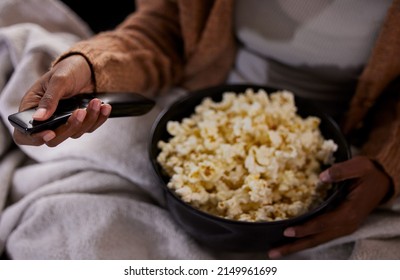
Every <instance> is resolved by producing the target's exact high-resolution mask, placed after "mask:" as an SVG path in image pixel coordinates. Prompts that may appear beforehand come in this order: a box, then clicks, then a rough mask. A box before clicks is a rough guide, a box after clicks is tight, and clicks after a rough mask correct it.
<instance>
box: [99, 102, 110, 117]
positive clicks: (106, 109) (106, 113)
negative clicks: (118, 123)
mask: <svg viewBox="0 0 400 280" xmlns="http://www.w3.org/2000/svg"><path fill="white" fill-rule="evenodd" d="M110 113H111V106H107V105H106V106H102V107H101V114H102V115H103V116H106V117H108V116H109V115H110Z"/></svg>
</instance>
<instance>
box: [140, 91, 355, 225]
mask: <svg viewBox="0 0 400 280" xmlns="http://www.w3.org/2000/svg"><path fill="white" fill-rule="evenodd" d="M249 88H251V89H253V90H254V91H256V90H259V89H264V90H265V91H266V92H267V93H268V94H269V93H272V92H275V91H281V90H285V89H279V88H276V87H272V86H268V85H258V84H242V83H240V84H222V85H217V86H211V87H205V88H201V89H198V90H193V91H188V92H187V93H186V94H185V95H184V96H183V97H180V98H178V99H177V100H175V101H174V102H172V103H171V104H170V105H169V106H167V107H165V108H164V109H163V110H161V112H160V113H159V114H158V115H157V117H156V119H155V121H154V122H153V124H152V127H151V132H150V140H149V141H148V156H149V159H150V162H151V166H152V170H153V173H154V174H155V176H156V177H157V181H158V182H159V183H160V185H161V187H162V189H163V190H164V192H166V193H165V195H166V194H167V193H168V194H169V195H170V197H172V198H173V199H174V200H175V201H176V202H178V203H179V204H180V205H181V206H183V207H185V208H186V209H187V210H189V211H191V212H193V214H196V215H197V216H201V217H203V218H206V219H207V220H211V221H212V222H214V223H223V224H231V225H237V226H240V225H255V226H256V225H257V226H263V225H271V226H272V225H276V226H278V225H282V224H288V223H290V224H295V223H297V222H300V221H302V220H304V219H306V218H309V217H312V216H314V215H316V214H318V213H319V212H320V211H322V210H324V209H325V208H326V207H327V206H328V205H329V204H330V203H331V202H332V201H334V200H335V199H337V198H338V197H339V196H340V195H342V194H343V192H344V190H345V189H346V186H347V185H348V181H342V182H337V183H333V185H332V188H334V190H333V191H332V193H331V194H330V195H329V196H328V197H327V198H326V199H324V201H323V202H322V203H320V204H319V205H318V206H316V207H314V208H312V209H311V210H309V211H307V212H306V213H303V214H301V215H298V216H295V217H292V218H287V219H283V220H276V221H242V220H233V219H228V218H223V217H220V216H216V215H213V214H210V213H208V212H206V211H203V210H200V209H198V208H196V207H194V206H192V205H190V204H189V203H186V202H184V201H183V200H182V199H181V198H180V197H179V196H178V195H177V194H176V193H175V192H174V191H173V190H171V189H170V188H169V187H168V186H167V183H166V182H165V181H164V180H163V179H162V174H160V172H161V167H160V165H159V164H158V162H157V154H153V150H154V149H153V146H154V144H155V143H154V141H153V139H154V134H155V132H156V131H157V129H159V124H160V122H161V121H162V120H163V118H164V117H165V115H166V114H167V113H168V112H169V111H171V110H172V109H174V108H176V107H180V105H181V104H182V103H183V104H184V103H186V102H188V101H189V100H190V99H191V98H192V97H193V96H194V95H204V96H203V97H202V98H201V100H202V99H204V98H205V97H207V92H216V91H218V92H220V94H221V95H222V93H224V92H227V91H230V92H235V93H239V92H244V91H245V90H246V89H249ZM291 92H292V93H293V94H294V95H295V98H298V99H301V100H303V101H304V102H307V103H308V105H310V106H311V107H313V110H316V111H318V113H319V114H320V115H321V116H323V118H324V120H325V121H327V122H329V123H330V125H331V126H333V127H334V128H335V130H336V133H337V134H338V135H339V137H340V138H341V140H342V142H343V143H342V144H344V149H345V152H346V158H347V159H350V158H351V156H352V155H351V149H350V146H349V145H348V143H347V141H346V139H345V137H344V135H343V133H342V132H341V129H340V127H339V125H338V124H337V122H336V121H335V120H334V119H333V118H332V117H331V116H329V115H328V114H327V113H325V112H323V111H322V110H320V109H318V106H317V105H316V104H315V103H314V102H313V101H312V100H306V99H305V98H303V97H301V96H297V95H296V94H295V93H294V92H293V91H291ZM167 207H168V204H167Z"/></svg>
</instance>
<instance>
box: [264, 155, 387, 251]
mask: <svg viewBox="0 0 400 280" xmlns="http://www.w3.org/2000/svg"><path fill="white" fill-rule="evenodd" d="M320 179H321V181H323V182H327V183H333V182H340V181H344V180H350V179H351V180H352V185H351V186H350V190H349V192H348V194H347V196H346V198H345V200H344V201H343V202H342V203H341V204H340V205H339V206H338V207H337V208H336V209H334V210H332V211H330V212H327V213H325V214H322V215H320V216H318V217H316V218H314V219H312V220H310V221H308V222H306V223H304V224H302V225H298V226H293V227H289V228H287V229H286V230H285V231H284V235H285V236H287V237H291V238H297V240H295V241H294V242H292V243H289V244H286V245H283V246H281V247H277V248H273V249H272V250H270V251H269V252H268V255H269V257H270V258H280V257H282V256H284V255H288V254H291V253H295V252H298V251H301V250H304V249H308V248H311V247H315V246H317V245H320V244H322V243H325V242H328V241H330V240H332V239H335V238H338V237H341V236H345V235H348V234H351V233H353V232H354V231H356V230H357V229H358V228H359V227H360V226H361V224H362V223H363V222H364V221H365V219H366V218H367V216H368V214H370V213H371V211H372V210H374V209H375V208H376V207H377V206H378V205H379V204H380V203H381V202H382V200H383V199H384V197H385V196H386V194H387V193H388V192H389V189H390V187H391V180H390V177H389V176H388V175H387V174H386V173H385V172H384V171H382V170H381V169H380V168H379V167H378V166H377V165H375V164H374V163H373V162H372V161H371V160H370V159H369V158H367V157H365V156H357V157H354V158H352V159H350V160H347V161H345V162H341V163H337V164H334V165H333V166H332V167H330V168H328V169H327V170H325V171H324V172H322V173H321V174H320Z"/></svg>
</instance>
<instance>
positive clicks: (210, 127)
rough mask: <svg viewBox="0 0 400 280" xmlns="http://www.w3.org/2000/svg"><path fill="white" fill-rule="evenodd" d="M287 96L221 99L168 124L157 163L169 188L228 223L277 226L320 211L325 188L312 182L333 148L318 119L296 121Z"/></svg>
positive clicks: (244, 95) (279, 93) (208, 101)
mask: <svg viewBox="0 0 400 280" xmlns="http://www.w3.org/2000/svg"><path fill="white" fill-rule="evenodd" d="M296 111H297V108H296V106H295V103H294V96H293V94H292V93H291V92H289V91H277V92H274V93H271V94H269V95H268V94H267V93H266V92H265V91H264V90H259V91H258V92H254V91H253V90H252V89H248V90H246V91H245V92H244V93H240V94H236V93H233V92H226V93H224V94H223V98H222V101H220V102H214V101H213V100H211V99H210V98H205V99H204V100H203V101H202V103H201V104H200V105H198V106H197V107H196V108H195V112H194V114H192V116H190V117H189V118H185V119H183V120H182V121H181V122H177V121H170V122H168V124H167V131H168V132H169V133H170V134H171V136H172V137H171V138H170V139H169V140H168V142H164V141H160V142H159V143H158V147H159V148H160V150H161V152H160V154H159V155H158V157H157V161H158V162H159V164H160V165H161V166H162V167H163V169H164V171H165V172H166V173H167V174H168V175H169V176H170V181H169V183H168V187H169V188H171V189H172V190H174V191H175V192H176V194H177V195H179V196H180V197H181V198H182V200H183V201H185V202H186V203H189V204H191V205H193V206H194V207H196V208H198V209H200V210H203V211H205V212H208V213H210V214H213V215H217V216H220V217H223V218H227V219H233V220H240V221H277V220H283V219H288V218H292V217H295V216H298V215H301V214H303V213H305V212H307V211H308V210H309V209H310V208H312V207H314V206H315V205H317V204H318V203H320V202H321V201H322V200H323V198H324V196H325V194H326V191H327V190H328V188H329V185H322V184H321V182H320V181H319V179H318V174H319V173H320V172H321V166H322V165H328V164H332V163H333V162H334V157H333V154H334V152H335V151H336V150H337V145H336V144H335V143H334V141H332V140H330V139H328V140H325V139H324V138H323V136H322V135H321V132H320V130H319V124H320V119H319V118H317V117H313V116H309V117H307V118H302V117H300V116H299V115H298V114H297V113H296Z"/></svg>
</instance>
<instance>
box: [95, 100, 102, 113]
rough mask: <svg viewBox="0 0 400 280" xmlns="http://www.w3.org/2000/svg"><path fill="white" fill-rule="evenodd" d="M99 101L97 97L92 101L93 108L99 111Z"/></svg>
mask: <svg viewBox="0 0 400 280" xmlns="http://www.w3.org/2000/svg"><path fill="white" fill-rule="evenodd" d="M100 107H101V101H100V100H99V99H95V100H94V101H93V110H95V111H100Z"/></svg>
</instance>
